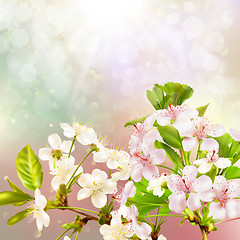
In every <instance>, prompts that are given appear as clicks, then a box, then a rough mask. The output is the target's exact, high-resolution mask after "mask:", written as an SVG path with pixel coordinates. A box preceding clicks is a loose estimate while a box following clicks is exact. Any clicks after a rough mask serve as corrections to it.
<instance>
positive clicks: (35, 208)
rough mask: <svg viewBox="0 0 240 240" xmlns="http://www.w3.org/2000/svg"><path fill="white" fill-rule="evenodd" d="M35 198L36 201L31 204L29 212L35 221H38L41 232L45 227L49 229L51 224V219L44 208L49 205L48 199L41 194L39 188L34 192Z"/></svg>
mask: <svg viewBox="0 0 240 240" xmlns="http://www.w3.org/2000/svg"><path fill="white" fill-rule="evenodd" d="M34 197H35V200H34V201H32V202H31V203H30V204H31V205H30V207H29V211H30V212H31V214H32V217H33V219H36V224H37V228H38V231H39V232H41V231H42V229H43V225H44V226H45V227H48V226H49V223H50V217H49V215H48V214H47V213H46V212H45V211H44V208H45V207H46V205H47V199H46V198H45V197H44V196H43V195H42V194H41V192H40V190H39V189H38V188H37V189H36V190H35V192H34Z"/></svg>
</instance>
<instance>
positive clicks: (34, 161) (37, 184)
mask: <svg viewBox="0 0 240 240" xmlns="http://www.w3.org/2000/svg"><path fill="white" fill-rule="evenodd" d="M16 165H17V174H18V177H19V179H20V180H21V182H22V184H23V186H24V187H25V188H27V189H29V190H32V191H35V190H36V189H37V188H39V189H40V188H41V185H42V179H43V172H42V166H41V163H40V162H39V160H38V158H37V156H36V154H35V153H34V152H33V150H32V148H31V147H30V145H27V146H26V147H24V148H23V149H22V150H21V151H20V152H19V154H18V156H17V161H16Z"/></svg>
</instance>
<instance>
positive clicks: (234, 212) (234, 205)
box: [226, 199, 240, 218]
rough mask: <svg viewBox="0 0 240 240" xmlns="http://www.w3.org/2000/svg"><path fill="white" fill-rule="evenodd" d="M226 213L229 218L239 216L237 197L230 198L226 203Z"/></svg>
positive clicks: (239, 207)
mask: <svg viewBox="0 0 240 240" xmlns="http://www.w3.org/2000/svg"><path fill="white" fill-rule="evenodd" d="M226 211H227V215H228V216H229V217H230V218H237V217H240V200H239V199H230V200H229V201H228V202H227V203H226Z"/></svg>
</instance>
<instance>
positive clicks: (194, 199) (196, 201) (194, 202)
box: [187, 193, 202, 211]
mask: <svg viewBox="0 0 240 240" xmlns="http://www.w3.org/2000/svg"><path fill="white" fill-rule="evenodd" d="M187 206H188V208H189V209H190V210H191V211H195V210H197V209H198V208H200V207H201V206H202V204H201V201H200V197H199V195H198V194H197V193H190V194H189V198H188V200H187Z"/></svg>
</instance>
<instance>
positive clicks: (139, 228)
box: [135, 222, 152, 240]
mask: <svg viewBox="0 0 240 240" xmlns="http://www.w3.org/2000/svg"><path fill="white" fill-rule="evenodd" d="M135 232H136V234H137V236H138V237H139V238H140V239H142V240H146V239H148V238H149V237H150V234H151V232H152V228H151V227H150V226H149V225H148V224H147V223H145V222H142V223H141V224H137V225H136V227H135Z"/></svg>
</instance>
